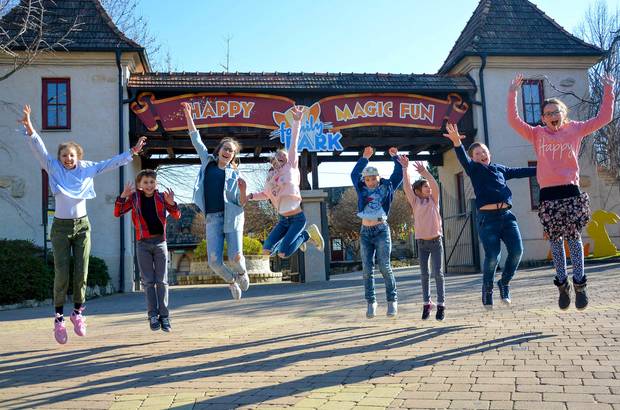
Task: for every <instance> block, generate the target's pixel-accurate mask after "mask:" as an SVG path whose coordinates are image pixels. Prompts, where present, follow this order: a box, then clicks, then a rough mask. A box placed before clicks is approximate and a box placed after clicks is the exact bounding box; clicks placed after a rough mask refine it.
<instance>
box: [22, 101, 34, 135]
mask: <svg viewBox="0 0 620 410" xmlns="http://www.w3.org/2000/svg"><path fill="white" fill-rule="evenodd" d="M23 113H24V116H23V117H22V119H21V120H19V121H18V122H19V123H20V124H22V125H23V126H24V128H26V132H27V133H28V135H32V133H33V132H34V130H33V128H32V122H31V121H30V114H31V113H32V110H31V109H30V105H28V104H26V105H24V110H23Z"/></svg>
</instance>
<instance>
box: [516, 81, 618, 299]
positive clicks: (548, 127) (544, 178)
mask: <svg viewBox="0 0 620 410" xmlns="http://www.w3.org/2000/svg"><path fill="white" fill-rule="evenodd" d="M522 83H523V75H522V74H519V75H517V76H516V77H515V79H514V80H513V81H512V84H511V85H510V91H509V93H508V122H509V123H510V125H511V126H512V128H514V129H515V131H517V133H519V135H521V136H522V137H523V138H525V139H526V140H528V141H529V142H531V143H532V144H533V145H534V150H535V152H536V158H537V160H538V166H537V168H538V170H537V173H536V178H537V180H538V184H539V185H540V206H539V208H538V216H539V218H540V221H541V223H542V225H543V229H544V232H545V235H546V236H547V237H548V238H549V241H550V242H551V253H552V255H553V264H554V266H555V270H556V277H555V280H554V283H555V285H556V286H557V287H558V289H559V292H560V296H559V300H558V304H559V306H560V309H562V310H564V309H568V307H569V306H570V297H571V295H570V291H571V285H570V282H569V281H568V275H567V274H566V255H565V252H564V244H563V242H564V241H563V239H566V240H567V241H568V246H569V248H570V253H571V260H572V262H573V285H574V287H575V307H576V308H577V309H580V310H581V309H585V308H586V306H587V305H588V295H587V293H586V275H585V273H584V271H583V244H582V242H581V230H582V229H583V227H584V226H585V225H586V224H587V223H588V221H589V220H590V200H589V198H588V194H587V193H585V192H581V191H580V190H579V157H578V156H579V148H580V146H581V141H582V140H583V139H584V138H585V137H586V136H587V135H589V134H591V133H593V132H595V131H596V130H598V129H600V128H602V127H604V126H605V125H607V124H609V123H610V122H611V120H612V119H613V110H614V108H613V104H614V83H615V81H614V78H613V77H612V76H610V75H608V76H606V77H605V78H604V79H603V83H604V85H605V93H604V95H603V102H602V104H601V109H600V111H599V113H598V115H597V116H596V117H594V118H591V119H589V120H587V121H572V120H569V119H568V109H567V107H566V105H565V104H564V103H563V102H562V101H560V100H559V99H557V98H550V99H547V100H545V101H544V102H543V104H542V107H541V109H542V123H543V126H540V125H539V126H536V127H533V126H531V125H529V124H527V123H526V122H524V121H523V120H522V119H521V118H519V113H518V111H517V103H516V99H517V92H518V90H519V88H520V87H521V85H522Z"/></svg>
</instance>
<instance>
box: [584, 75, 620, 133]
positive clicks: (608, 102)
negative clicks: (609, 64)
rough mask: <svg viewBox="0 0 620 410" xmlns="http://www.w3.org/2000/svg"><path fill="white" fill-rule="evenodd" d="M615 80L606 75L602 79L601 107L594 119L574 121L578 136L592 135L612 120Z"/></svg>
mask: <svg viewBox="0 0 620 410" xmlns="http://www.w3.org/2000/svg"><path fill="white" fill-rule="evenodd" d="M615 82H616V80H615V79H614V78H613V77H612V76H611V74H607V75H606V76H605V77H603V85H604V87H605V89H604V92H603V100H602V101H601V107H600V109H599V112H598V115H597V116H596V117H594V118H590V119H589V120H587V121H576V123H577V125H578V126H579V134H580V135H581V136H583V137H585V136H587V135H589V134H592V133H593V132H594V131H597V130H599V129H601V128H603V127H604V126H605V125H607V124H609V123H610V122H611V121H612V120H613V119H614V101H615V95H614V84H615Z"/></svg>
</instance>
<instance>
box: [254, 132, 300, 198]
mask: <svg viewBox="0 0 620 410" xmlns="http://www.w3.org/2000/svg"><path fill="white" fill-rule="evenodd" d="M300 128H301V122H299V121H298V122H293V125H292V127H291V142H290V144H289V149H288V161H287V163H286V164H284V166H282V167H281V168H278V169H275V168H272V169H270V170H269V173H268V174H267V182H266V183H265V188H264V189H263V191H262V192H257V193H253V194H252V199H251V200H252V201H264V200H267V199H268V200H270V201H271V203H272V204H273V206H274V207H275V208H276V210H279V209H280V200H281V199H282V198H283V197H293V198H295V199H299V200H301V191H300V190H299V184H300V182H301V175H300V173H299V159H298V157H297V145H298V142H299V131H300Z"/></svg>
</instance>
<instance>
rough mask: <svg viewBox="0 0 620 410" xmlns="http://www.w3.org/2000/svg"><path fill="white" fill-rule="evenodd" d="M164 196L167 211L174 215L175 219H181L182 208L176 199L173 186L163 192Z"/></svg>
mask: <svg viewBox="0 0 620 410" xmlns="http://www.w3.org/2000/svg"><path fill="white" fill-rule="evenodd" d="M163 196H164V206H165V207H166V211H168V213H169V214H170V216H172V217H173V218H174V219H179V218H180V217H181V210H180V209H179V204H177V203H176V202H175V201H174V191H173V190H172V188H168V189H166V190H165V191H164V192H163Z"/></svg>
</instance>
